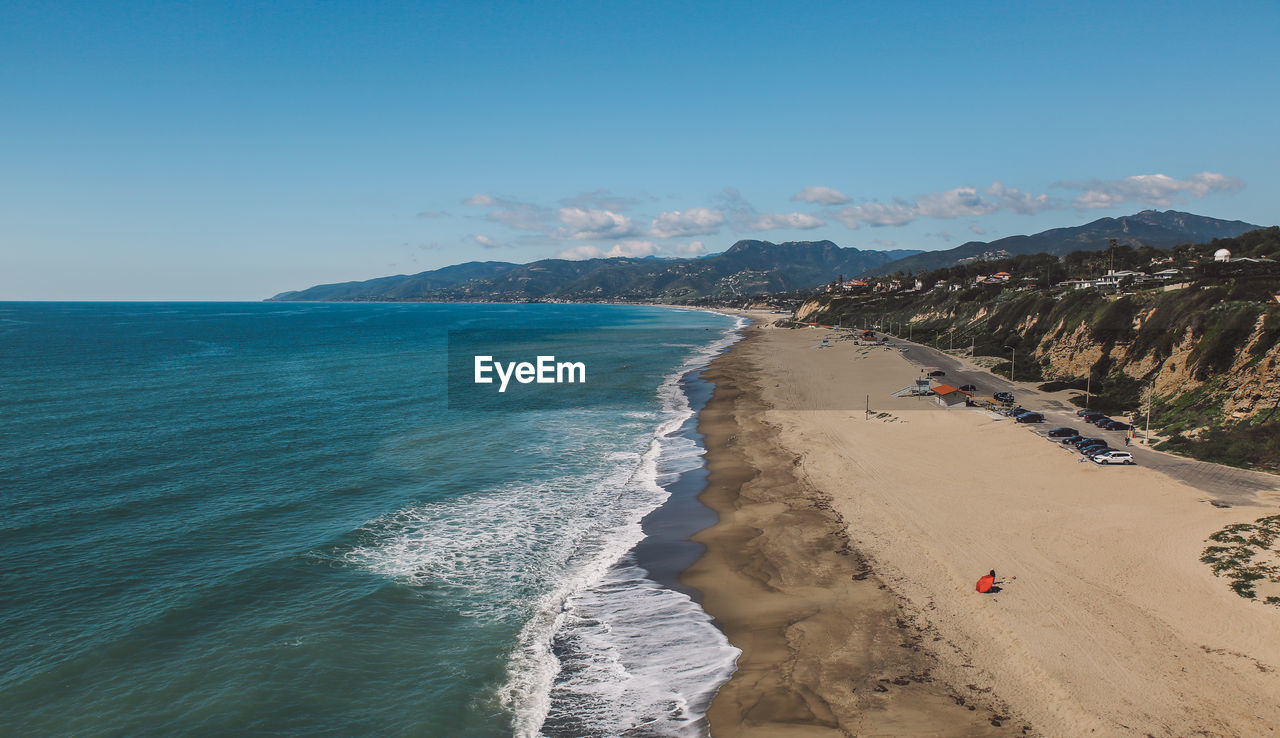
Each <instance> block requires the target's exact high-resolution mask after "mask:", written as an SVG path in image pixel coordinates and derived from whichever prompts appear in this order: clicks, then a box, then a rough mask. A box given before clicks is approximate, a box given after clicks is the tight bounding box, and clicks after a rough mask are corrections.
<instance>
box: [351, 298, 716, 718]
mask: <svg viewBox="0 0 1280 738" xmlns="http://www.w3.org/2000/svg"><path fill="white" fill-rule="evenodd" d="M741 325H742V321H738V323H737V325H735V327H734V328H733V329H731V330H728V331H725V332H724V334H723V335H721V336H720V337H719V338H717V339H716V340H715V341H712V342H710V343H709V344H707V345H705V346H703V347H702V348H701V349H699V350H697V351H696V352H694V353H693V354H692V355H691V356H689V357H688V359H687V360H686V361H685V362H684V363H683V364H682V365H681V366H680V367H679V368H677V369H676V370H675V371H673V372H671V373H670V374H669V375H668V376H667V377H666V378H665V380H664V381H663V382H662V384H661V386H660V387H659V389H658V399H659V401H660V406H661V410H660V412H658V413H656V414H655V415H654V416H653V418H652V419H653V420H657V421H658V423H657V427H656V428H653V430H652V432H651V435H649V436H648V441H647V444H646V447H645V448H644V450H643V451H641V452H627V451H617V452H614V453H609V454H602V455H601V456H600V458H599V462H600V464H599V466H598V467H597V468H596V469H593V470H588V471H585V472H581V471H580V472H578V473H576V474H572V475H566V476H558V477H556V478H553V479H549V480H543V481H537V482H524V483H519V484H514V485H510V486H506V487H500V488H497V489H491V490H484V491H476V492H472V493H469V494H466V495H462V496H458V497H454V498H451V499H448V500H441V501H437V502H430V503H425V504H419V505H415V506H412V507H410V508H408V509H405V510H402V511H400V512H397V513H395V514H393V515H390V516H387V517H385V518H382V519H379V520H376V521H373V522H372V523H370V524H368V525H366V526H365V528H364V529H363V530H362V531H361V532H360V538H361V540H360V542H359V543H358V544H357V545H355V546H353V547H351V548H350V549H349V550H348V551H347V552H346V553H345V554H343V555H342V558H343V559H345V560H346V561H347V562H348V563H350V564H353V565H356V566H360V567H362V568H365V569H367V570H369V571H372V572H375V573H377V574H380V575H382V576H386V577H388V578H391V579H395V580H397V581H400V582H402V583H404V584H406V585H408V586H412V587H415V588H418V589H420V590H422V591H423V592H424V593H431V594H436V593H438V594H440V595H441V598H440V599H441V600H442V601H448V602H450V603H456V606H457V607H458V611H459V613H460V614H462V615H465V616H471V617H476V618H484V619H487V620H491V621H493V620H496V621H503V622H509V623H512V624H516V625H518V626H519V635H518V638H517V642H516V644H515V645H514V647H513V649H512V651H511V654H510V658H509V661H508V664H507V670H506V671H507V677H506V680H505V683H504V684H503V685H502V686H501V687H500V688H499V689H498V691H497V698H498V700H499V702H500V703H501V705H502V706H503V707H504V708H505V709H506V710H507V711H509V712H510V714H511V716H512V717H511V728H512V731H513V733H514V734H515V735H517V736H538V735H617V734H620V733H622V732H624V731H625V732H627V733H628V734H631V735H646V734H647V735H678V734H699V733H703V732H705V726H704V722H705V719H704V713H705V709H706V705H707V704H708V703H709V701H710V698H711V696H712V695H713V694H714V692H715V690H716V689H718V688H719V685H720V684H722V683H723V682H724V681H725V680H726V679H727V678H728V676H729V675H730V674H731V673H732V671H733V665H734V662H735V660H736V657H737V655H738V651H737V649H735V648H733V647H732V646H731V645H729V643H728V642H727V641H726V640H725V639H724V637H723V635H722V634H720V633H719V631H718V630H716V628H715V627H714V626H713V625H712V624H711V620H710V618H709V617H708V616H707V615H706V614H705V613H704V612H702V610H701V608H699V607H698V605H697V604H696V603H694V602H693V601H692V600H690V599H689V598H688V597H687V596H686V595H684V594H681V593H678V592H674V591H672V590H669V589H666V588H664V587H662V586H660V585H658V584H656V583H654V582H653V581H651V580H650V579H648V578H647V576H646V574H645V572H644V570H643V569H640V568H638V567H636V566H634V565H633V564H632V563H631V562H630V561H629V559H628V552H630V551H631V550H632V549H633V548H634V547H635V545H636V544H637V543H639V542H640V541H641V540H642V539H643V537H644V533H643V530H642V528H641V520H642V519H643V518H644V516H645V515H647V514H648V513H650V512H652V511H653V510H654V509H656V508H657V507H658V506H660V505H661V504H662V503H663V502H664V501H665V500H666V499H667V497H668V492H667V491H666V489H664V487H663V486H662V485H663V483H664V482H667V481H669V480H670V479H672V478H674V475H676V474H679V473H681V472H683V471H687V470H689V469H692V468H696V467H697V465H698V464H700V463H701V461H700V456H701V449H700V448H699V447H698V446H697V444H696V443H694V442H693V441H692V440H691V439H688V438H685V437H683V436H680V435H679V434H678V433H677V432H678V431H679V429H680V428H681V426H682V425H683V424H684V423H685V421H686V420H688V419H689V417H691V415H692V414H693V411H692V409H691V407H690V405H689V401H688V398H687V397H686V396H685V394H684V392H683V390H682V388H681V380H682V379H683V377H684V376H685V375H687V374H688V373H689V372H691V371H695V370H697V369H699V368H701V367H703V366H705V365H706V363H707V362H708V361H709V360H710V359H711V358H712V357H713V356H715V355H716V354H718V353H720V352H721V351H723V350H724V349H725V348H726V347H727V346H729V345H730V344H731V343H733V341H735V340H736V339H737V335H738V334H737V329H738V328H740V327H741ZM634 419H635V418H634V417H633V418H632V420H634ZM650 427H651V428H652V426H650Z"/></svg>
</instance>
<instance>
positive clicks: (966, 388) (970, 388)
mask: <svg viewBox="0 0 1280 738" xmlns="http://www.w3.org/2000/svg"><path fill="white" fill-rule="evenodd" d="M960 391H961V392H977V391H978V388H977V387H974V386H973V385H972V384H966V385H963V386H961V387H960Z"/></svg>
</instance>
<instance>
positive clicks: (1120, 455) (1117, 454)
mask: <svg viewBox="0 0 1280 738" xmlns="http://www.w3.org/2000/svg"><path fill="white" fill-rule="evenodd" d="M1093 462H1094V463H1095V464H1133V463H1134V460H1133V454H1131V453H1129V452H1128V451H1108V452H1106V453H1105V454H1098V455H1097V456H1094V457H1093Z"/></svg>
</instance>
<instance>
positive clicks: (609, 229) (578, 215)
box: [557, 208, 635, 240]
mask: <svg viewBox="0 0 1280 738" xmlns="http://www.w3.org/2000/svg"><path fill="white" fill-rule="evenodd" d="M558 214H559V218H560V222H561V223H563V224H564V227H563V228H561V229H560V230H559V231H558V233H557V235H559V237H560V238H568V239H573V240H587V239H600V238H623V237H626V236H630V235H632V234H634V233H635V226H634V225H633V224H632V222H631V219H630V218H628V217H627V216H625V215H622V214H621V213H615V212H613V211H612V210H587V209H583V208H560V210H559V213H558Z"/></svg>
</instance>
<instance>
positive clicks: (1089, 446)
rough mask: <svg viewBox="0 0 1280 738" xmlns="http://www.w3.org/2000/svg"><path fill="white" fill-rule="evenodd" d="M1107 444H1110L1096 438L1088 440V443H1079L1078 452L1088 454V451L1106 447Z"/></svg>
mask: <svg viewBox="0 0 1280 738" xmlns="http://www.w3.org/2000/svg"><path fill="white" fill-rule="evenodd" d="M1109 445H1111V444H1109V443H1107V442H1106V441H1103V440H1096V441H1090V442H1089V443H1082V444H1080V446H1079V449H1080V453H1082V454H1088V453H1089V452H1090V451H1093V450H1094V449H1099V448H1106V447H1107V446H1109Z"/></svg>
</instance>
